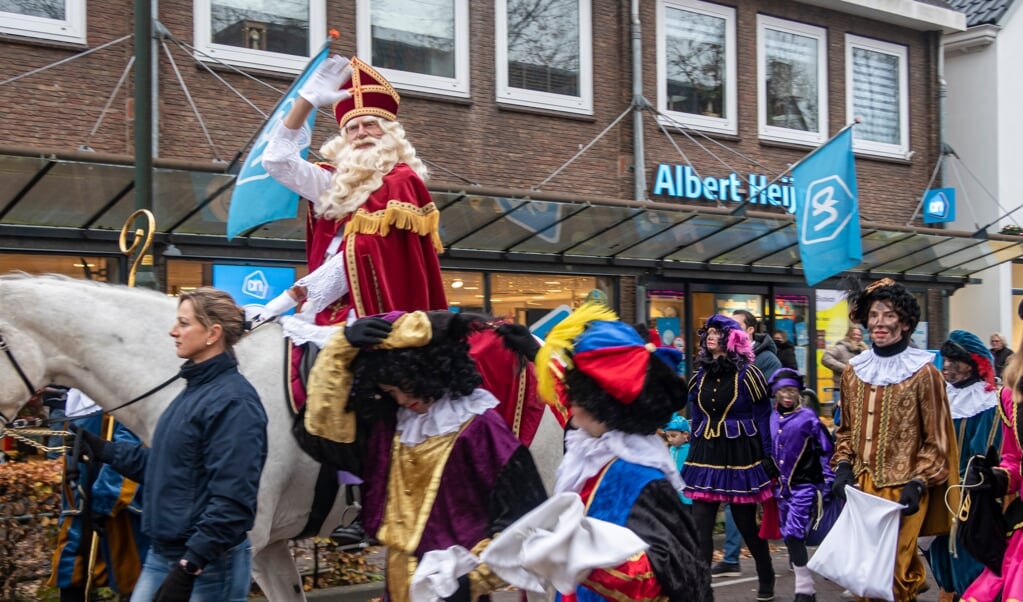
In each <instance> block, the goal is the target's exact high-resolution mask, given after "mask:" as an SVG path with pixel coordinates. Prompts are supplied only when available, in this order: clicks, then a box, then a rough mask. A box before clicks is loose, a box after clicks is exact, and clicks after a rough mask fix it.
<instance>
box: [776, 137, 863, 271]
mask: <svg viewBox="0 0 1023 602" xmlns="http://www.w3.org/2000/svg"><path fill="white" fill-rule="evenodd" d="M792 180H793V185H794V186H795V189H796V233H797V235H798V236H799V256H800V259H801V261H802V262H803V275H804V276H805V277H806V283H807V284H808V285H810V286H813V285H815V284H817V283H818V282H820V281H821V280H824V279H826V278H830V277H831V276H834V275H835V274H839V273H841V272H844V271H845V270H848V269H850V268H854V267H856V266H857V265H859V264H860V262H861V261H863V246H862V244H861V241H860V206H859V202H858V201H857V192H856V164H855V162H854V160H853V151H852V128H846V130H845V131H843V132H841V133H840V134H838V135H837V136H835V137H834V138H832V139H831V140H830V141H829V142H828V143H827V144H825V145H824V146H822V147H820V148H818V149H817V150H816V151H814V152H813V153H812V154H811V155H810V156H809V157H807V158H806V159H804V160H803V161H802V162H800V163H799V164H798V165H796V167H795V168H794V169H793V170H792Z"/></svg>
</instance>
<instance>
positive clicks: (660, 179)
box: [651, 163, 796, 213]
mask: <svg viewBox="0 0 1023 602" xmlns="http://www.w3.org/2000/svg"><path fill="white" fill-rule="evenodd" d="M651 192H652V194H654V195H656V196H667V197H673V198H678V199H691V200H703V201H711V202H715V203H718V202H721V203H749V204H751V205H767V206H773V207H783V208H784V209H785V210H786V211H788V212H789V213H795V212H796V191H795V189H794V188H793V187H792V178H791V177H790V176H783V177H781V178H779V179H778V181H777V182H774V181H772V180H771V179H770V178H768V177H767V176H766V175H764V174H756V173H751V174H749V176H748V177H740V176H739V174H738V172H732V173H730V174H728V176H727V177H724V178H718V177H713V176H709V177H701V176H700V175H699V174H697V173H696V170H695V169H693V168H692V167H691V166H689V165H673V164H668V163H662V164H660V165H658V166H657V174H656V177H655V178H654V187H653V190H652V191H651Z"/></svg>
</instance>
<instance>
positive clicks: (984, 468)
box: [963, 446, 1009, 497]
mask: <svg viewBox="0 0 1023 602" xmlns="http://www.w3.org/2000/svg"><path fill="white" fill-rule="evenodd" d="M997 465H998V450H996V449H995V448H994V447H993V446H992V447H991V448H990V449H989V450H988V455H987V456H986V457H985V456H981V455H979V454H978V455H976V456H974V457H972V458H970V462H969V464H968V465H967V467H966V476H965V477H963V485H964V486H965V487H966V488H967V489H968V490H973V491H988V490H990V491H991V494H992V495H993V496H994V497H1002V496H1003V495H1005V492H1006V490H1008V488H1009V479H1008V476H1007V475H1006V474H1005V471H1003V470H995V468H994V467H995V466H997Z"/></svg>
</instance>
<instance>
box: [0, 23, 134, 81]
mask: <svg viewBox="0 0 1023 602" xmlns="http://www.w3.org/2000/svg"><path fill="white" fill-rule="evenodd" d="M134 35H135V34H132V33H130V34H128V35H126V36H121V37H119V38H117V39H116V40H111V41H109V42H107V43H105V44H100V45H99V46H97V47H95V48H90V49H88V50H86V51H85V52H82V53H79V54H76V55H74V56H69V57H67V58H65V59H61V60H59V61H57V62H55V63H50V64H49V65H46V66H45V67H40V68H38V69H33V70H31V71H29V72H27V73H22V74H21V75H15V76H14V77H10V78H7V79H5V80H4V81H2V82H0V86H2V85H4V84H9V83H11V82H15V81H18V80H19V79H21V78H23V77H28V76H30V75H35V74H36V73H42V72H43V71H46V70H47V69H50V68H51V67H56V66H58V65H63V64H64V63H68V62H71V61H73V60H75V59H80V58H82V57H83V56H86V55H88V54H92V53H93V52H96V51H97V50H102V49H104V48H106V47H107V46H113V45H114V44H117V43H118V42H123V41H125V40H127V39H128V38H130V37H132V36H134Z"/></svg>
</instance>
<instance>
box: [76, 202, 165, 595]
mask: <svg viewBox="0 0 1023 602" xmlns="http://www.w3.org/2000/svg"><path fill="white" fill-rule="evenodd" d="M140 217H145V219H146V224H145V226H146V228H136V229H135V232H134V238H133V239H132V241H131V246H128V242H127V238H128V228H129V227H131V225H132V224H134V223H135V220H137V219H138V218H140ZM155 232H156V217H155V216H153V212H152V211H150V210H148V209H139V210H138V211H136V212H135V213H132V214H131V215H130V216H128V219H127V220H125V222H124V225H123V226H121V236H120V238H119V239H118V241H117V244H118V246H119V247H120V248H121V253H123V254H125V255H126V256H127V257H128V259H129V260H130V259H131V258H132V254H133V253H135V252H136V250H137V251H138V254H137V255H135V259H134V261H132V262H131V265H130V266H129V267H128V286H129V287H133V286H135V272H137V271H138V269H139V265H140V264H142V263H143V262H144V261H146V260H148V265H152V264H153V256H152V255H149V254H148V253H149V248H150V247H152V246H153V234H154V233H155ZM143 237H144V238H143ZM140 246H141V248H139V247H140ZM100 435H101V436H102V437H103V438H104V439H106V440H107V441H110V440H111V439H113V438H114V437H113V435H114V419H113V417H112V416H106V415H104V417H103V429H102V432H101V433H100ZM83 510H86V511H88V509H86V508H83ZM86 520H88V517H86ZM98 557H99V535H98V534H97V533H96V532H95V531H93V532H92V533H91V534H90V536H89V566H88V567H87V569H86V576H85V597H86V599H88V598H89V592H90V591H91V590H92V577H93V575H92V574H93V572H94V571H95V569H96V561H97V559H98ZM107 570H108V571H112V570H113V568H112V567H107Z"/></svg>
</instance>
